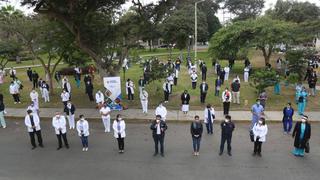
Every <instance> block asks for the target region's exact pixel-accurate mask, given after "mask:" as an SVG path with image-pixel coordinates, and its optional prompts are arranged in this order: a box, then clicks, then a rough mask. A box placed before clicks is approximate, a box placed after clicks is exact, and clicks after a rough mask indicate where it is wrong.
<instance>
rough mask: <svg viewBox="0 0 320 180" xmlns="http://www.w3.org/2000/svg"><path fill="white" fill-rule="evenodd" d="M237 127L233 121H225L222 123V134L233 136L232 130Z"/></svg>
mask: <svg viewBox="0 0 320 180" xmlns="http://www.w3.org/2000/svg"><path fill="white" fill-rule="evenodd" d="M234 128H235V125H234V124H233V122H231V121H229V122H228V123H227V122H225V121H223V122H222V123H221V136H224V137H225V136H232V132H233V130H234Z"/></svg>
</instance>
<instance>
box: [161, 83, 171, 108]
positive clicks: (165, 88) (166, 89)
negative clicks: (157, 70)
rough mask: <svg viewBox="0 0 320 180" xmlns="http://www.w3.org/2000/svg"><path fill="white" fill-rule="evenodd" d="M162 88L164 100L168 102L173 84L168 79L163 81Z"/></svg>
mask: <svg viewBox="0 0 320 180" xmlns="http://www.w3.org/2000/svg"><path fill="white" fill-rule="evenodd" d="M162 89H163V93H164V102H165V103H167V102H168V101H169V95H170V94H171V85H170V83H169V81H168V80H166V81H165V82H164V83H163V85H162Z"/></svg>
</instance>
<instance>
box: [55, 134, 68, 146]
mask: <svg viewBox="0 0 320 180" xmlns="http://www.w3.org/2000/svg"><path fill="white" fill-rule="evenodd" d="M57 138H58V143H59V147H60V148H61V147H62V139H63V142H64V145H65V146H66V147H69V144H68V140H67V133H64V134H62V133H60V134H57Z"/></svg>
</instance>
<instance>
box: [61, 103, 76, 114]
mask: <svg viewBox="0 0 320 180" xmlns="http://www.w3.org/2000/svg"><path fill="white" fill-rule="evenodd" d="M75 111H76V108H75V107H74V105H73V104H71V109H69V108H68V107H67V106H66V107H65V108H64V112H65V113H66V114H67V115H68V116H69V115H70V112H71V114H74V112H75Z"/></svg>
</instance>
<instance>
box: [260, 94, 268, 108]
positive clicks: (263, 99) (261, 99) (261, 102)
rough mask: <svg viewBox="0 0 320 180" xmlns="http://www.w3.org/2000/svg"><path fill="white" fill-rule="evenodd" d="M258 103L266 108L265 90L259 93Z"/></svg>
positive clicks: (266, 97)
mask: <svg viewBox="0 0 320 180" xmlns="http://www.w3.org/2000/svg"><path fill="white" fill-rule="evenodd" d="M259 99H260V104H261V105H262V107H263V109H266V101H267V99H268V96H267V92H266V90H262V92H261V93H260V95H259Z"/></svg>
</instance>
